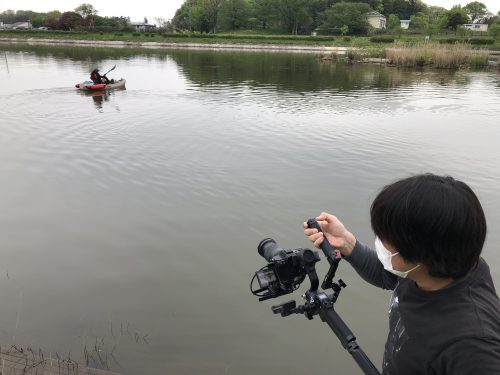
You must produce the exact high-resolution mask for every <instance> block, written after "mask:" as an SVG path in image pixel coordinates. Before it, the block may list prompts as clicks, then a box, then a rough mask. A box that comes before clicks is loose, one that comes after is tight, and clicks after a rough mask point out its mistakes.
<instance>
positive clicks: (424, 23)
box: [410, 12, 429, 30]
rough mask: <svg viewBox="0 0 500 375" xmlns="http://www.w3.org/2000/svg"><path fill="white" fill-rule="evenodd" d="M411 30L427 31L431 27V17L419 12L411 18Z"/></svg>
mask: <svg viewBox="0 0 500 375" xmlns="http://www.w3.org/2000/svg"><path fill="white" fill-rule="evenodd" d="M410 20H411V22H410V28H411V29H413V30H425V29H427V27H428V26H429V16H428V15H427V14H424V13H422V12H418V13H417V14H414V15H413V16H411V17H410Z"/></svg>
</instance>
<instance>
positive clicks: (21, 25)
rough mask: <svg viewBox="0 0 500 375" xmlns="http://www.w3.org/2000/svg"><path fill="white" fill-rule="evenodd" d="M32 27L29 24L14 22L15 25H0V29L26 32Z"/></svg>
mask: <svg viewBox="0 0 500 375" xmlns="http://www.w3.org/2000/svg"><path fill="white" fill-rule="evenodd" d="M32 28H33V26H32V25H31V23H29V22H16V23H3V22H2V23H1V24H0V29H5V30H27V29H32Z"/></svg>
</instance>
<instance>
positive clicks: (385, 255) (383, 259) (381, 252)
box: [375, 237, 420, 278]
mask: <svg viewBox="0 0 500 375" xmlns="http://www.w3.org/2000/svg"><path fill="white" fill-rule="evenodd" d="M375 250H376V251H377V257H378V260H380V263H382V265H383V266H384V269H385V270H386V271H388V272H390V273H392V274H394V275H396V276H399V277H402V278H405V277H406V276H408V274H409V273H410V272H411V271H413V270H414V269H416V268H417V267H418V266H420V264H417V265H416V266H415V267H413V268H412V269H411V270H409V271H397V270H395V269H394V268H392V257H393V256H396V255H398V254H399V252H398V253H394V254H393V253H391V252H390V251H389V250H387V249H386V248H385V246H384V244H383V243H382V241H380V238H378V237H376V238H375Z"/></svg>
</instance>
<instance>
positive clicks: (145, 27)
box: [130, 18, 156, 31]
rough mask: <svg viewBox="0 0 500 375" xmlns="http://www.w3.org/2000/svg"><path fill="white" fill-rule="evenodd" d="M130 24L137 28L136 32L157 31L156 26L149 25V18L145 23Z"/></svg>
mask: <svg viewBox="0 0 500 375" xmlns="http://www.w3.org/2000/svg"><path fill="white" fill-rule="evenodd" d="M130 24H131V25H132V26H133V27H134V28H135V31H150V30H153V29H156V25H151V24H150V23H148V19H147V18H144V21H143V22H130Z"/></svg>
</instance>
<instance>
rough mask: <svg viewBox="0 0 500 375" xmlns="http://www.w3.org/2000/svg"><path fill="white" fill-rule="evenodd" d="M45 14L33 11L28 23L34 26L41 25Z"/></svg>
mask: <svg viewBox="0 0 500 375" xmlns="http://www.w3.org/2000/svg"><path fill="white" fill-rule="evenodd" d="M44 17H45V15H44V14H43V13H33V15H32V16H31V17H30V23H31V25H32V26H33V27H34V28H38V27H41V26H43V19H44Z"/></svg>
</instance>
